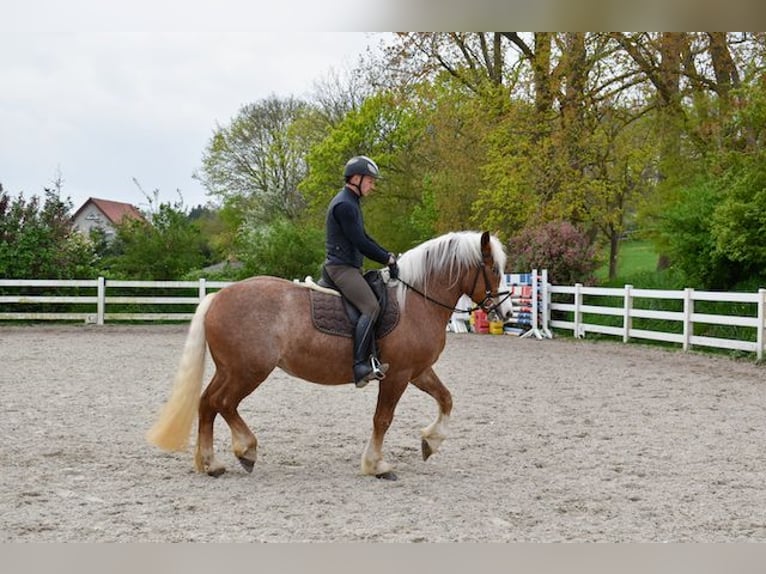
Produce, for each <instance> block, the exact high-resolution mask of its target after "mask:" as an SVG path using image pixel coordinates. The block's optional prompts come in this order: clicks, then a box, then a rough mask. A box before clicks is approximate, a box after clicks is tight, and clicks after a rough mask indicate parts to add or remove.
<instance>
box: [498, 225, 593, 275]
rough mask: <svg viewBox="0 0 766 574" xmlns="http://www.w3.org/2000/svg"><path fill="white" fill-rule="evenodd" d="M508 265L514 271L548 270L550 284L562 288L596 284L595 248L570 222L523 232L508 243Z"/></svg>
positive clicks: (530, 228)
mask: <svg viewBox="0 0 766 574" xmlns="http://www.w3.org/2000/svg"><path fill="white" fill-rule="evenodd" d="M508 261H509V264H510V265H512V266H513V269H514V270H524V271H529V270H531V269H547V270H548V280H549V281H550V282H551V283H557V284H560V285H571V284H574V283H585V284H593V283H595V278H594V275H593V273H594V271H595V270H596V269H597V268H598V258H597V255H596V248H595V245H593V244H592V242H591V241H590V240H589V239H588V237H587V235H585V233H583V232H582V231H581V230H580V229H578V228H577V227H575V226H574V225H572V224H571V223H570V222H568V221H550V222H547V223H543V224H541V225H536V226H530V227H526V228H524V229H523V230H522V231H521V232H520V233H518V234H517V235H515V236H514V237H512V238H511V240H510V241H509V248H508Z"/></svg>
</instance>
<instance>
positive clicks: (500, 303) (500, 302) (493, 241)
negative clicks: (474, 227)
mask: <svg viewBox="0 0 766 574" xmlns="http://www.w3.org/2000/svg"><path fill="white" fill-rule="evenodd" d="M466 295H468V296H469V297H471V299H473V300H474V302H476V303H477V304H479V305H480V306H481V307H482V309H484V310H485V311H487V312H490V311H494V312H496V313H497V314H498V315H500V318H501V319H509V318H510V317H511V316H512V314H513V312H512V308H511V295H510V291H509V290H508V286H507V285H506V281H505V251H504V250H503V246H502V244H501V243H500V241H499V240H498V239H497V238H496V237H493V236H491V235H490V234H489V231H485V232H484V233H482V234H481V263H480V264H479V267H478V269H477V271H476V276H475V277H474V278H473V283H472V285H471V286H470V288H469V290H468V291H466Z"/></svg>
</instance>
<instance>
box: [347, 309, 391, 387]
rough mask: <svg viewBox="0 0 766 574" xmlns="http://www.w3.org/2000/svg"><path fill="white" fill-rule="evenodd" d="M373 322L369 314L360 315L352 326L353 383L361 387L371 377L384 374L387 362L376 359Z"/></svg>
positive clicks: (379, 377)
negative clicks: (353, 326) (354, 325)
mask: <svg viewBox="0 0 766 574" xmlns="http://www.w3.org/2000/svg"><path fill="white" fill-rule="evenodd" d="M374 339H375V329H374V322H373V321H372V318H371V317H370V316H369V315H362V316H361V317H359V321H357V323H356V327H355V328H354V383H355V384H356V387H357V388H358V389H361V388H362V387H363V386H365V385H366V384H367V383H369V382H370V381H371V380H372V379H382V378H383V377H385V376H386V371H387V370H388V363H381V362H380V361H378V357H377V356H376V353H374V352H373V349H374V347H375V344H374V343H375V341H374Z"/></svg>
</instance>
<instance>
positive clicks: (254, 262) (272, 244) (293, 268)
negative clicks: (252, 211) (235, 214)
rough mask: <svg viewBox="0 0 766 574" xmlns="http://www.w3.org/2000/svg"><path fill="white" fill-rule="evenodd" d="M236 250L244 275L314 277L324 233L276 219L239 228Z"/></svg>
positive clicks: (321, 253)
mask: <svg viewBox="0 0 766 574" xmlns="http://www.w3.org/2000/svg"><path fill="white" fill-rule="evenodd" d="M238 251H239V252H238V254H237V255H238V259H239V260H240V261H242V263H243V264H244V267H243V274H244V275H245V276H252V275H273V276H275V277H283V278H285V279H303V278H304V277H305V276H306V275H313V276H314V277H315V278H316V277H318V272H319V270H320V269H321V265H322V261H324V254H325V249H324V234H323V233H322V231H320V230H317V229H313V228H310V227H304V226H301V225H300V224H298V223H296V222H293V221H288V220H286V219H276V220H274V221H272V222H270V223H268V224H265V225H262V226H259V227H246V228H244V229H243V230H241V231H240V237H239V250H238Z"/></svg>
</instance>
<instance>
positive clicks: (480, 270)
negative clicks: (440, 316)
mask: <svg viewBox="0 0 766 574" xmlns="http://www.w3.org/2000/svg"><path fill="white" fill-rule="evenodd" d="M484 260H485V261H486V260H487V257H484ZM479 274H482V275H483V277H484V299H482V300H481V301H480V302H479V303H475V304H474V306H473V307H471V308H470V309H460V308H459V307H455V306H453V305H446V304H444V303H442V302H441V301H437V300H436V299H434V298H432V297H430V296H429V295H426V294H425V293H423V292H422V291H421V290H419V289H418V288H416V287H413V286H412V285H410V284H409V283H407V282H406V281H404V280H402V279H399V280H398V281H399V282H400V283H401V284H402V285H404V286H405V287H406V288H407V289H410V290H412V291H413V292H415V293H417V294H418V295H420V296H421V297H423V299H425V300H426V301H428V302H429V303H433V304H434V305H438V306H439V307H443V308H444V309H449V310H450V311H451V312H453V313H472V312H474V311H476V310H477V309H481V310H482V311H484V312H485V313H487V314H488V315H489V314H490V313H492V312H493V311H496V310H497V309H499V308H500V306H501V305H502V304H503V303H504V302H505V300H506V299H509V298H510V297H511V296H512V295H513V287H511V290H510V291H494V292H493V291H492V289H491V287H490V282H489V277H488V276H487V267H486V265H483V264H482V265H479V266H477V268H476V275H475V276H474V278H473V285H472V287H471V293H473V292H474V291H475V290H476V285H477V284H478V283H479ZM500 296H503V297H502V299H500V300H499V301H497V302H496V303H495V302H494V301H495V299H497V298H498V297H500Z"/></svg>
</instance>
